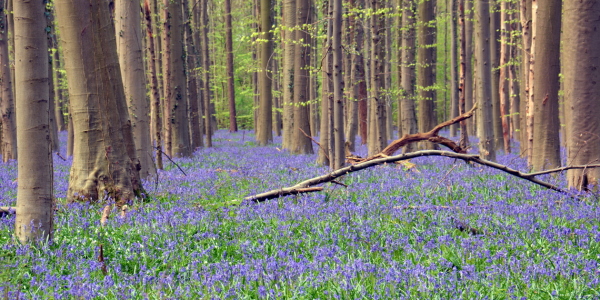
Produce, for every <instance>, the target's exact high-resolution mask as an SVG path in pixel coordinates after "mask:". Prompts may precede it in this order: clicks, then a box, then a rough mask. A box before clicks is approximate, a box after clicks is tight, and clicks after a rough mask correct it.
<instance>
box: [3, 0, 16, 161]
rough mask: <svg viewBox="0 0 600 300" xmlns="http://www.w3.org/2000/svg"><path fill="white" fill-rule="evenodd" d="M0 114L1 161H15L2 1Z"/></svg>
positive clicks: (12, 104) (5, 24)
mask: <svg viewBox="0 0 600 300" xmlns="http://www.w3.org/2000/svg"><path fill="white" fill-rule="evenodd" d="M0 4H1V5H0V114H1V115H2V122H1V123H2V135H1V136H2V145H0V149H1V150H2V153H1V154H2V161H3V162H7V161H9V160H11V159H17V131H16V128H17V126H16V125H17V124H16V122H17V121H16V119H15V99H14V98H13V84H12V74H11V71H10V58H9V55H8V46H9V45H8V39H9V37H8V28H7V22H6V18H7V16H6V11H5V10H4V4H5V2H4V0H0Z"/></svg>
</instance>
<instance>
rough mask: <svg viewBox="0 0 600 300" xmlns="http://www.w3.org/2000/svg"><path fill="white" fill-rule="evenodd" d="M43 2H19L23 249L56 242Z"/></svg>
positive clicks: (19, 225)
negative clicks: (40, 242) (26, 245)
mask: <svg viewBox="0 0 600 300" xmlns="http://www.w3.org/2000/svg"><path fill="white" fill-rule="evenodd" d="M45 8H46V5H45V4H44V2H42V1H32V2H26V1H16V2H15V6H14V14H15V19H16V21H15V25H16V27H15V31H14V34H15V49H16V51H15V84H16V88H17V90H16V96H17V99H16V103H17V110H16V111H17V128H18V130H17V135H18V137H17V138H18V140H19V141H20V143H21V145H23V146H25V145H26V147H19V148H18V153H19V154H18V156H19V160H18V176H19V182H18V188H17V215H16V219H15V231H16V236H17V238H18V239H19V241H20V242H21V243H35V242H38V241H42V242H43V241H45V240H47V239H51V238H52V227H53V216H54V203H53V199H54V190H53V187H54V185H53V182H54V179H53V169H52V152H51V145H50V140H49V135H50V132H49V126H50V124H49V118H48V116H49V104H48V102H49V101H48V99H49V80H48V45H47V36H46V31H45V28H46V27H47V24H46V18H45V17H44V13H45Z"/></svg>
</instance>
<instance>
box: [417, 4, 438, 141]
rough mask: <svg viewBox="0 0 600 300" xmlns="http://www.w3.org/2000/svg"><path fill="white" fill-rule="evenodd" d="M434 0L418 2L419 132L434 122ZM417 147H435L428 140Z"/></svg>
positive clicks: (428, 127) (424, 130) (431, 126)
mask: <svg viewBox="0 0 600 300" xmlns="http://www.w3.org/2000/svg"><path fill="white" fill-rule="evenodd" d="M433 7H434V0H424V1H419V3H418V9H417V11H418V16H417V19H418V27H417V37H418V40H419V47H418V48H417V89H418V120H419V121H418V129H419V131H420V132H427V131H429V130H431V129H432V128H433V127H434V126H435V124H436V122H435V115H434V97H435V91H434V90H433V85H434V82H433V81H434V61H433V59H434V52H435V47H433V45H434V42H435V40H434V35H435V25H434V24H431V23H432V22H433V21H434V20H435V18H434V9H433ZM418 148H419V149H435V148H437V146H435V145H434V144H432V143H429V142H422V143H419V146H418Z"/></svg>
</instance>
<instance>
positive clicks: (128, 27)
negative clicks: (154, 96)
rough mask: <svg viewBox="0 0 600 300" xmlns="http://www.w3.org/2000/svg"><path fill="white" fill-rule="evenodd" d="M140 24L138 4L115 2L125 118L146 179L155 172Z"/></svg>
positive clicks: (142, 173) (129, 1) (123, 1)
mask: <svg viewBox="0 0 600 300" xmlns="http://www.w3.org/2000/svg"><path fill="white" fill-rule="evenodd" d="M141 25H142V23H141V14H140V3H139V1H134V0H117V1H116V3H115V29H116V35H117V53H118V55H119V65H120V67H121V74H122V76H123V87H124V88H125V97H126V98H127V109H128V111H129V119H130V120H131V122H132V124H131V125H132V127H133V138H134V139H135V150H136V157H137V158H138V159H139V161H140V165H141V167H142V169H141V170H140V176H141V177H142V178H147V177H148V176H152V175H153V174H155V173H156V169H155V168H154V163H153V162H152V159H151V158H152V156H151V151H152V144H151V140H150V122H149V120H148V118H149V112H150V110H149V108H148V102H147V101H146V78H145V71H144V61H143V54H144V53H143V51H142V36H143V34H142V26H141Z"/></svg>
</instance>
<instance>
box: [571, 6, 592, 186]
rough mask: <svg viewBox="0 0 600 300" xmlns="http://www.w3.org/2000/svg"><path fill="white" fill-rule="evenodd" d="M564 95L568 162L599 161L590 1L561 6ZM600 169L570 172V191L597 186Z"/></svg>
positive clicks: (584, 162)
mask: <svg viewBox="0 0 600 300" xmlns="http://www.w3.org/2000/svg"><path fill="white" fill-rule="evenodd" d="M563 11H564V13H563V15H564V18H563V20H564V24H563V38H564V41H563V45H564V48H563V49H564V50H563V51H564V56H563V57H564V64H563V67H564V71H563V74H564V92H565V94H564V95H565V96H564V97H565V108H566V111H565V112H566V121H567V139H568V140H567V162H568V163H569V165H571V164H572V165H580V164H581V165H585V164H591V163H597V162H598V161H600V135H598V133H599V132H600V118H598V116H599V115H600V84H598V82H600V68H599V66H598V57H600V31H598V30H597V29H598V28H600V19H599V18H598V16H600V5H598V2H597V1H593V0H566V1H565V2H564V10H563ZM598 178H600V168H594V169H579V170H569V171H568V172H567V181H568V184H569V187H574V188H577V189H580V190H582V189H586V188H587V186H588V185H597V184H598Z"/></svg>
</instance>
